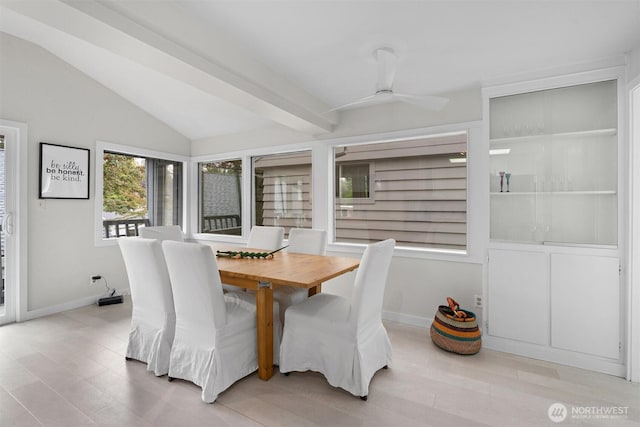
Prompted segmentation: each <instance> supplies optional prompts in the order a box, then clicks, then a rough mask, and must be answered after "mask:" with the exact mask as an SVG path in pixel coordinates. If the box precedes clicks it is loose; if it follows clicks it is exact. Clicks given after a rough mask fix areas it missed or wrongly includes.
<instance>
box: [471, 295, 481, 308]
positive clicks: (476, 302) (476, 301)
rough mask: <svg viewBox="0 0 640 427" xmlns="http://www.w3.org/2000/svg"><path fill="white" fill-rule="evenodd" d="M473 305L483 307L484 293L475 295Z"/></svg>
mask: <svg viewBox="0 0 640 427" xmlns="http://www.w3.org/2000/svg"><path fill="white" fill-rule="evenodd" d="M473 305H475V306H476V308H482V295H474V296H473Z"/></svg>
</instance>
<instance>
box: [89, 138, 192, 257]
mask: <svg viewBox="0 0 640 427" xmlns="http://www.w3.org/2000/svg"><path fill="white" fill-rule="evenodd" d="M105 152H108V153H116V154H124V155H129V156H137V157H150V158H155V159H159V160H169V161H172V162H181V163H182V176H181V178H180V179H181V180H182V182H181V187H182V213H181V215H182V218H183V221H182V222H183V224H182V229H183V232H184V231H185V228H187V227H188V224H187V223H188V218H189V217H188V216H187V212H188V192H189V181H188V176H189V174H188V169H189V167H190V166H189V157H187V156H182V155H179V154H173V153H166V152H162V151H155V150H148V149H144V148H140V147H134V146H130V145H122V144H113V143H110V142H104V141H96V154H95V159H94V164H95V171H96V172H95V195H94V206H95V207H94V209H95V210H94V243H95V246H113V245H117V244H118V242H117V241H118V239H114V238H111V239H104V238H103V237H102V228H103V225H102V209H103V202H104V200H103V190H104V183H103V176H104V168H103V159H104V153H105Z"/></svg>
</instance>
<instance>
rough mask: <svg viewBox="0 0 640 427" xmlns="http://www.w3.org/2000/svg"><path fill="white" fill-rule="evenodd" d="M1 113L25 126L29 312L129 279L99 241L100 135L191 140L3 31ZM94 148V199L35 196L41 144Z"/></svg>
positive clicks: (172, 147) (136, 141) (171, 143)
mask: <svg viewBox="0 0 640 427" xmlns="http://www.w3.org/2000/svg"><path fill="white" fill-rule="evenodd" d="M0 63H1V64H2V69H1V71H0V118H2V119H6V120H13V121H17V122H23V123H26V124H27V125H28V129H29V131H28V135H29V141H28V144H29V147H28V176H29V179H28V185H27V188H28V211H29V214H28V230H29V236H28V268H29V284H28V310H29V311H30V312H31V311H34V310H35V311H38V310H39V311H40V312H42V311H43V310H44V311H46V310H47V308H50V307H56V306H60V305H65V304H67V305H69V304H73V302H74V301H83V300H84V301H86V300H88V299H90V297H92V296H94V295H99V294H102V293H103V292H104V290H105V289H104V287H101V286H102V284H100V285H97V286H93V287H91V286H89V284H88V283H89V276H90V275H93V274H102V275H104V276H105V277H106V278H107V280H108V283H109V286H111V287H115V288H126V287H128V282H127V279H126V273H125V270H124V264H123V262H122V258H121V256H120V252H119V249H118V247H117V246H110V247H95V245H94V238H93V236H94V204H93V197H94V188H95V187H94V183H95V176H94V175H93V172H94V167H95V164H94V158H95V143H96V140H101V141H106V142H112V143H117V144H126V145H135V146H140V147H144V148H150V149H154V150H157V151H163V152H169V153H176V154H181V155H188V154H189V141H188V140H187V139H186V138H184V137H183V136H182V135H180V134H178V133H177V132H175V131H174V130H172V129H171V128H169V127H167V126H166V125H164V124H162V123H161V122H159V121H157V120H156V119H154V118H153V117H151V116H149V115H148V114H147V113H145V112H143V111H142V110H140V109H138V108H137V107H135V106H134V105H132V104H131V103H129V102H128V101H126V100H124V99H123V98H121V97H119V96H118V95H116V94H115V93H114V92H112V91H111V90H109V89H107V88H105V87H104V86H102V85H100V84H99V83H97V82H95V81H94V80H92V79H90V78H88V77H87V76H85V75H84V74H82V73H80V72H79V71H78V70H76V69H75V68H73V67H71V66H70V65H68V64H66V63H65V62H62V61H61V60H59V59H58V58H56V57H55V56H53V55H51V54H50V53H48V52H47V51H45V50H43V49H42V48H39V47H37V46H35V45H33V44H31V43H29V42H25V41H23V40H21V39H18V38H15V37H12V36H9V35H6V34H4V33H0ZM40 142H49V143H56V144H63V145H70V146H75V147H84V148H89V149H91V163H90V164H91V174H92V175H91V182H90V197H91V200H51V199H50V200H46V201H44V202H42V201H39V200H38V165H39V143H40Z"/></svg>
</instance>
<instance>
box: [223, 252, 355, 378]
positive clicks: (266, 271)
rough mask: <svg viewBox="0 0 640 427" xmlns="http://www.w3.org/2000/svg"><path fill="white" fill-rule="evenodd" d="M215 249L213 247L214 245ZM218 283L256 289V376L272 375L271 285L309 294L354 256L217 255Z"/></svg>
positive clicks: (352, 264) (344, 270)
mask: <svg viewBox="0 0 640 427" xmlns="http://www.w3.org/2000/svg"><path fill="white" fill-rule="evenodd" d="M218 249H219V250H223V251H240V250H242V251H248V252H267V251H264V250H261V249H247V248H241V249H240V248H218ZM214 251H215V249H214ZM217 262H218V270H219V271H220V279H221V280H222V283H224V284H228V285H235V286H239V287H241V288H247V289H254V290H255V291H256V316H257V318H256V320H257V330H258V334H257V340H258V376H259V377H260V378H261V379H263V380H268V379H269V378H271V377H272V376H273V289H274V288H276V287H278V286H294V287H296V288H302V289H308V290H309V296H312V295H314V294H316V293H319V292H321V291H322V283H324V282H326V281H327V280H330V279H333V278H335V277H338V276H340V275H342V274H344V273H347V272H349V271H352V270H355V269H356V268H358V266H359V265H360V260H359V259H355V258H345V257H335V256H324V255H307V254H299V253H288V252H277V253H275V254H274V256H273V258H271V259H246V258H240V259H235V258H229V257H217Z"/></svg>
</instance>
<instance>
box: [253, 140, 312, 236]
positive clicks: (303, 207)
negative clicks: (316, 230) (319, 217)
mask: <svg viewBox="0 0 640 427" xmlns="http://www.w3.org/2000/svg"><path fill="white" fill-rule="evenodd" d="M253 177H254V179H253V214H254V224H255V225H267V226H280V227H284V228H285V236H288V234H289V230H290V229H291V228H294V227H295V228H311V226H312V224H311V220H312V215H311V195H312V192H311V178H312V175H311V151H308V150H307V151H299V152H294V153H285V154H272V155H265V156H259V157H254V158H253Z"/></svg>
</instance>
